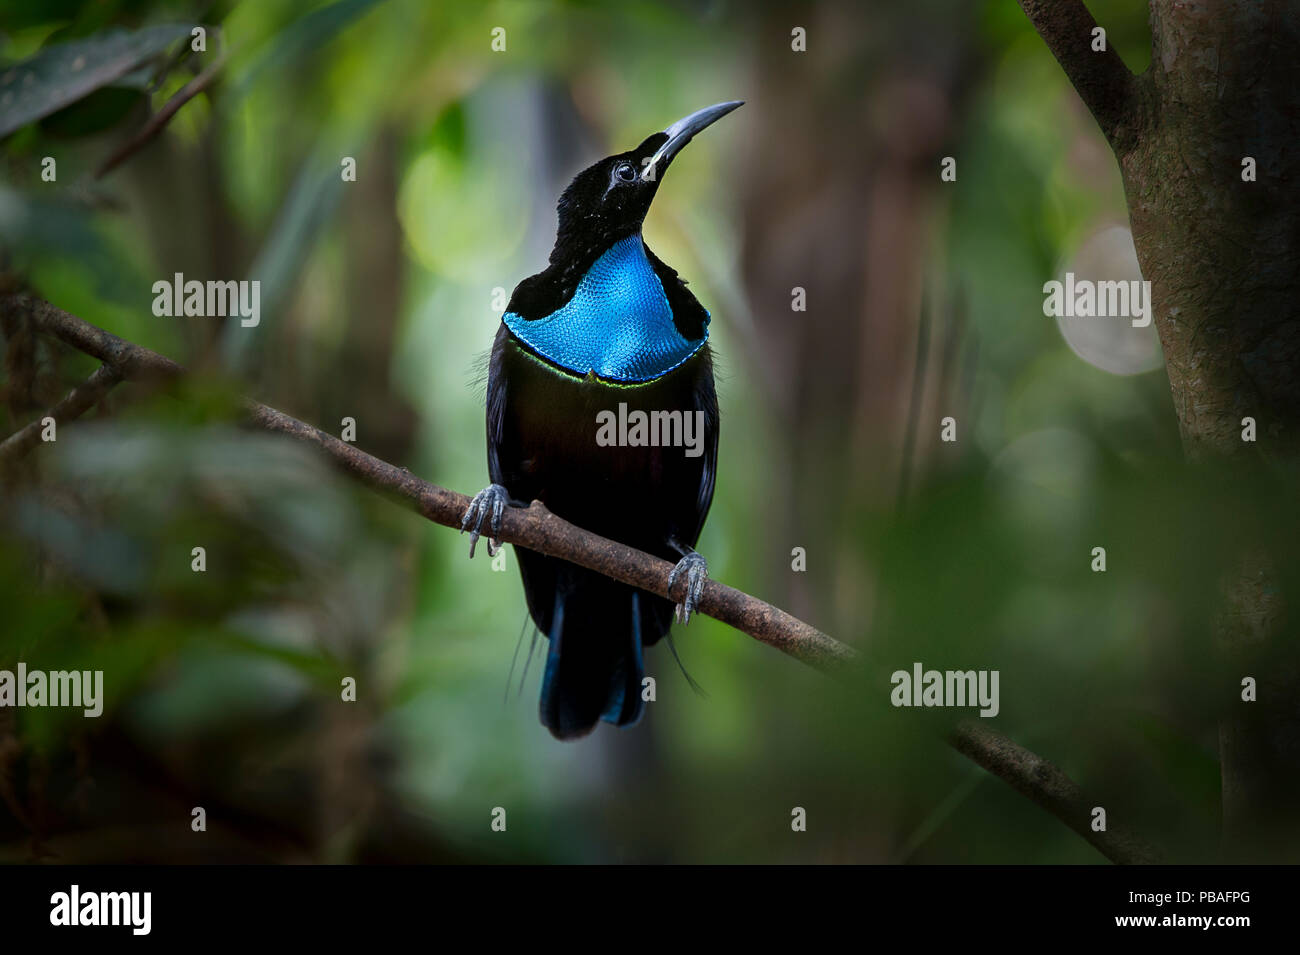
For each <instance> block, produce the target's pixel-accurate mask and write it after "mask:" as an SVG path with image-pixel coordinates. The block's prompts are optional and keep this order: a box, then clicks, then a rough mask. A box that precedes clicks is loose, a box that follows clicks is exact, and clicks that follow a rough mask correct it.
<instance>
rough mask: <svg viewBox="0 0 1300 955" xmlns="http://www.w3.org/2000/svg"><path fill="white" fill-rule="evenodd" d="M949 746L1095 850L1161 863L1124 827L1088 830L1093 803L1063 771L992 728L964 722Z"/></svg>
mask: <svg viewBox="0 0 1300 955" xmlns="http://www.w3.org/2000/svg"><path fill="white" fill-rule="evenodd" d="M948 742H949V744H950V745H951V746H952V747H953V748H954V749H955V750H957V752H959V753H961V754H962V755H963V756H966V757H967V758H969V759H970V760H972V761H973V762H975V763H978V764H979V765H980V766H982V767H983V768H984V769H986V770H988V771H989V772H990V773H991V774H992V775H994V776H997V777H998V778H999V779H1001V780H1002V781H1003V782H1005V783H1006V784H1007V785H1008V786H1010V787H1011V788H1012V789H1014V790H1015V791H1016V792H1018V793H1020V794H1021V795H1022V796H1025V797H1027V798H1029V799H1030V800H1031V801H1033V802H1036V803H1038V805H1039V806H1041V807H1042V808H1044V809H1046V810H1047V811H1048V812H1050V813H1051V814H1052V815H1053V816H1055V817H1056V818H1057V819H1059V820H1061V822H1063V823H1065V824H1066V825H1067V826H1069V827H1070V828H1071V829H1073V830H1074V831H1075V832H1076V833H1078V834H1079V835H1080V836H1082V837H1083V838H1084V839H1086V840H1087V841H1088V842H1090V843H1091V844H1092V846H1093V848H1094V849H1096V850H1097V851H1098V852H1100V853H1101V854H1102V855H1104V856H1105V857H1106V858H1107V859H1109V860H1110V861H1112V862H1117V863H1119V864H1121V865H1142V864H1148V865H1149V864H1152V863H1158V862H1161V861H1163V854H1162V853H1161V852H1160V850H1159V849H1157V848H1156V847H1155V846H1153V845H1151V844H1150V843H1148V842H1147V841H1146V840H1144V839H1142V838H1141V837H1140V836H1138V835H1136V834H1135V833H1133V832H1132V831H1131V830H1129V829H1128V828H1127V827H1125V826H1123V825H1115V824H1114V823H1109V822H1108V824H1107V828H1106V831H1104V832H1096V831H1094V830H1093V828H1092V822H1093V818H1092V810H1093V808H1094V807H1095V806H1096V805H1097V803H1096V802H1094V801H1092V800H1091V799H1089V798H1087V797H1086V796H1085V795H1084V793H1083V790H1081V789H1080V788H1079V784H1078V783H1076V782H1075V781H1074V780H1073V779H1071V778H1070V777H1069V776H1067V775H1065V773H1063V772H1061V770H1060V769H1059V768H1057V766H1056V764H1055V763H1052V762H1049V761H1048V760H1046V759H1043V757H1041V756H1039V755H1038V754H1036V753H1032V752H1030V751H1029V750H1027V749H1025V748H1024V747H1023V746H1021V745H1020V744H1019V743H1017V742H1015V741H1014V740H1011V739H1009V738H1007V737H1006V736H1003V735H1002V734H1001V733H999V732H997V731H996V730H992V729H989V728H988V727H986V726H984V725H982V724H979V723H973V722H970V721H966V722H963V723H960V724H958V726H957V727H956V728H955V729H954V730H953V731H952V732H951V733H950V734H949V735H948Z"/></svg>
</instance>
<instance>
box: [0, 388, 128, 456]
mask: <svg viewBox="0 0 1300 955" xmlns="http://www.w3.org/2000/svg"><path fill="white" fill-rule="evenodd" d="M121 380H122V373H121V372H120V371H119V370H118V369H117V368H116V367H115V366H114V365H100V366H99V367H98V368H96V369H95V373H94V374H93V375H91V376H90V377H89V378H87V379H86V380H85V381H83V382H82V383H81V384H79V385H77V387H75V388H73V389H72V391H70V392H68V396H67V397H66V398H64V399H63V400H62V401H60V402H59V403H58V404H57V405H55V406H54V407H53V408H51V409H50V410H49V412H48V415H45V416H42V418H39V419H37V420H36V421H33V422H31V424H29V425H27V426H26V427H23V428H20V429H18V430H17V431H15V432H14V433H13V434H11V435H10V436H9V437H7V438H5V439H4V441H0V465H3V464H7V463H9V462H10V461H13V460H15V459H17V458H20V457H22V456H23V455H24V454H26V453H27V452H28V451H30V450H31V449H32V448H34V447H36V445H38V444H40V442H41V431H42V429H43V427H44V426H43V425H42V424H41V421H42V420H43V418H44V417H50V418H53V419H54V420H55V422H57V423H58V424H63V423H64V422H65V421H72V420H73V419H75V418H80V417H81V416H82V415H83V414H85V413H86V412H87V411H89V410H90V409H91V408H93V407H94V406H95V405H97V404H99V402H100V401H101V400H102V399H103V397H104V396H105V395H107V394H108V393H109V392H110V391H112V390H113V387H114V386H115V385H116V384H117V383H118V382H119V381H121Z"/></svg>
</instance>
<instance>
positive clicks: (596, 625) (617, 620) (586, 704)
mask: <svg viewBox="0 0 1300 955" xmlns="http://www.w3.org/2000/svg"><path fill="white" fill-rule="evenodd" d="M566 590H568V592H567V593H566V592H565V591H566ZM641 600H642V597H641V595H640V594H639V593H638V592H637V591H636V590H633V589H632V588H630V587H627V586H624V585H622V584H611V583H610V582H609V581H600V582H598V583H593V584H592V585H589V586H582V587H576V588H573V589H568V588H563V587H561V588H560V590H559V592H558V593H557V594H556V597H555V606H554V612H553V614H552V617H551V627H550V634H549V637H550V647H549V649H548V650H547V654H546V672H545V674H544V676H543V677H542V703H541V716H542V723H543V725H545V726H546V728H547V729H549V730H550V731H551V735H553V736H554V737H555V738H556V739H576V738H577V737H579V736H585V735H586V734H588V733H590V732H591V730H592V729H593V728H594V727H595V725H596V722H597V721H598V720H604V721H605V722H607V723H613V724H615V725H616V726H626V725H628V724H630V723H635V722H636V721H637V720H638V719H640V718H641V713H642V711H643V710H644V708H645V703H644V702H643V700H642V699H641V680H642V678H643V676H644V673H645V671H644V668H643V665H642V661H641V647H642V642H641V630H642V612H643V611H642V607H641Z"/></svg>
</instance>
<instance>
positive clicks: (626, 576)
mask: <svg viewBox="0 0 1300 955" xmlns="http://www.w3.org/2000/svg"><path fill="white" fill-rule="evenodd" d="M0 303H3V304H5V305H7V306H10V307H16V308H19V309H22V310H24V311H26V312H27V313H28V314H29V315H30V316H31V318H32V320H33V321H35V323H36V325H37V326H38V327H39V328H41V329H42V330H43V331H46V332H48V333H50V334H52V335H54V336H56V337H57V338H59V339H61V340H62V341H64V342H65V343H67V344H68V345H71V346H72V347H73V348H76V349H78V350H79V351H83V352H85V353H87V354H89V355H93V356H94V357H96V358H98V359H100V360H101V361H103V362H105V363H106V364H109V365H112V366H113V367H114V368H116V369H117V370H118V371H119V372H120V373H121V375H122V377H123V378H130V379H153V380H158V379H170V378H175V377H177V376H179V375H180V374H183V373H184V368H182V367H181V366H180V365H178V364H177V363H176V362H174V361H172V360H171V359H170V358H165V357H163V356H162V355H159V354H157V353H156V352H152V351H150V350H148V349H147V348H142V347H140V346H139V345H135V344H132V343H131V342H128V341H126V340H124V339H121V338H118V337H117V336H116V335H113V334H111V333H110V332H106V331H104V330H103V329H100V328H96V327H95V326H94V325H91V324H89V323H88V322H85V321H83V320H82V319H80V318H77V317H76V316H75V315H71V314H69V313H68V312H65V311H63V310H62V309H58V308H55V307H54V306H53V305H50V304H49V303H48V302H44V301H41V300H39V299H34V298H31V297H30V296H26V295H14V296H8V297H5V298H0ZM246 410H247V412H248V416H249V419H250V421H251V422H252V423H254V424H256V425H258V426H259V427H261V428H265V429H266V430H268V431H274V432H278V433H280V434H285V435H288V436H290V437H293V438H296V439H298V440H299V441H303V442H305V443H308V444H312V445H315V446H316V447H317V448H319V449H320V450H322V451H324V452H325V453H326V454H327V455H329V457H331V458H332V459H333V460H334V461H335V462H336V463H337V464H338V465H339V466H340V467H341V468H342V469H343V470H344V471H346V472H347V473H349V474H351V475H353V476H354V477H355V478H357V479H358V480H359V481H361V483H363V484H365V485H366V486H367V487H369V488H371V489H372V490H374V491H377V492H379V493H380V494H383V495H384V496H386V497H389V498H391V499H393V500H395V501H397V502H398V503H400V504H402V505H403V506H404V507H407V508H410V509H411V510H413V511H416V512H417V513H419V514H421V515H422V516H424V517H425V518H427V519H429V520H430V521H433V522H434V523H436V524H442V525H444V526H446V527H453V528H457V529H459V528H460V520H461V516H462V515H463V514H464V513H465V510H466V509H467V508H468V507H469V501H470V499H469V498H468V497H466V496H465V495H464V494H458V493H457V492H455V491H451V490H448V489H447V488H443V487H439V486H438V485H436V484H430V483H429V482H428V481H423V480H421V479H420V478H417V477H416V476H415V475H413V474H411V473H410V472H409V471H407V470H405V469H404V468H399V467H396V466H395V465H392V464H389V463H388V462H387V461H382V460H380V459H379V458H376V457H374V456H372V455H369V454H366V453H365V452H364V451H361V450H360V449H358V448H354V447H353V446H352V445H350V444H347V443H345V442H343V441H340V440H339V439H338V438H336V437H334V436H333V435H330V434H326V433H325V432H324V431H321V430H320V429H319V428H314V427H312V426H311V425H308V424H304V423H303V422H301V421H299V420H297V419H296V418H291V417H290V416H289V415H287V414H284V413H283V412H281V411H277V410H275V409H274V408H269V407H267V406H266V405H262V404H258V403H257V402H253V401H249V402H246ZM501 539H502V540H504V541H506V542H509V543H512V544H517V545H518V546H520V547H526V548H528V549H529V550H533V551H537V552H538V553H541V554H546V555H547V556H550V557H556V558H559V559H562V560H567V561H570V562H571V563H574V564H578V565H579V566H582V567H586V568H588V569H589V570H594V571H596V572H598V573H601V574H604V575H605V576H608V577H610V578H612V579H614V580H618V581H621V582H622V583H625V584H629V585H631V586H633V587H637V588H640V589H642V590H646V591H649V592H650V593H653V594H658V595H659V596H661V597H667V598H669V599H675V598H676V597H681V596H683V594H682V592H681V591H682V590H684V586H683V585H684V583H685V582H684V581H683V582H682V584H679V586H678V588H677V592H676V593H675V594H673V593H670V592H669V589H668V575H669V573H670V572H671V571H672V568H673V565H672V564H670V563H669V562H668V561H666V560H661V559H660V558H658V557H654V556H652V555H650V554H647V553H644V552H642V551H639V550H635V549H633V548H631V547H627V546H625V545H623V544H620V543H618V542H617V541H612V540H608V539H607V538H604V537H600V536H598V535H596V534H592V533H590V532H589V531H585V530H582V529H581V528H579V527H575V526H574V525H572V524H570V523H569V522H568V521H565V520H564V519H562V518H560V517H557V516H556V515H555V514H552V513H551V512H550V511H549V510H547V508H546V507H545V505H543V504H542V503H541V502H540V501H534V502H533V503H532V504H531V505H529V506H528V507H526V508H515V507H512V508H506V510H505V512H504V514H503V515H502V518H501ZM699 609H700V612H701V613H704V614H707V615H708V616H710V617H713V618H714V619H715V620H720V621H722V622H723V623H726V624H730V625H731V626H733V627H735V628H736V629H737V630H740V631H741V632H743V633H746V634H748V635H749V636H751V637H753V638H754V639H756V640H759V641H760V642H762V643H766V644H767V645H768V646H771V647H775V648H776V649H778V650H780V651H781V652H782V653H785V654H787V655H789V656H791V657H794V658H795V659H796V660H799V661H801V662H803V663H807V664H809V665H810V666H813V667H816V668H817V669H819V670H823V671H826V672H832V673H835V672H843V671H845V670H847V669H848V667H849V665H850V664H852V663H854V662H855V661H858V660H859V659H860V657H859V655H858V653H857V651H855V650H854V649H853V648H851V647H849V646H846V645H845V644H842V643H840V642H839V641H837V640H835V639H833V638H831V637H829V636H827V635H826V634H824V633H822V632H821V631H820V630H817V629H816V628H814V627H811V626H809V625H808V624H806V623H804V622H803V621H802V620H799V619H797V618H795V617H793V616H791V615H790V614H788V613H786V612H785V611H783V610H779V609H778V608H776V607H773V606H771V605H770V604H767V603H764V602H763V601H761V600H759V599H757V598H756V597H751V596H750V595H749V594H746V593H742V592H741V591H739V590H736V589H735V588H734V587H728V586H727V585H725V584H721V583H718V582H717V581H716V580H709V581H708V582H707V583H706V584H705V587H704V593H703V594H702V596H701V598H700V607H699ZM948 742H949V743H950V745H952V746H953V747H954V748H955V749H957V750H958V751H959V752H961V753H962V754H963V755H965V756H967V757H969V758H970V759H972V760H974V761H975V762H976V763H978V764H979V765H980V766H982V767H983V768H985V769H986V770H988V771H989V772H990V773H992V774H993V775H995V776H998V777H1000V778H1001V779H1003V780H1005V781H1006V782H1007V783H1008V784H1009V785H1010V786H1012V788H1014V789H1016V790H1017V791H1018V792H1020V793H1022V794H1023V795H1025V796H1026V797H1028V798H1029V799H1030V800H1032V801H1033V802H1035V803H1037V804H1038V805H1040V806H1042V807H1043V808H1044V809H1046V810H1047V811H1048V812H1050V813H1052V814H1053V815H1055V816H1056V817H1057V818H1059V819H1060V820H1061V821H1062V822H1064V823H1065V824H1066V825H1067V826H1069V827H1070V828H1071V829H1073V830H1074V831H1075V832H1077V833H1078V834H1079V835H1080V836H1082V837H1083V838H1084V839H1085V840H1087V841H1088V842H1089V843H1091V844H1092V845H1093V846H1094V847H1095V848H1096V849H1097V851H1098V852H1100V853H1101V854H1102V855H1104V856H1105V857H1106V858H1107V859H1110V860H1111V861H1112V862H1119V863H1138V862H1150V861H1154V860H1157V859H1159V858H1160V853H1159V852H1158V851H1157V850H1156V849H1155V848H1153V847H1152V846H1150V845H1148V844H1147V843H1145V842H1143V841H1142V840H1141V839H1139V838H1137V837H1136V836H1131V835H1127V834H1125V835H1121V834H1119V833H1118V832H1117V831H1115V830H1113V829H1112V830H1111V831H1110V832H1100V833H1099V832H1093V831H1092V828H1091V825H1090V822H1091V816H1090V814H1089V811H1088V810H1089V809H1090V808H1091V805H1092V804H1091V803H1089V801H1088V800H1086V799H1084V797H1083V795H1082V792H1081V790H1080V789H1079V787H1078V784H1076V783H1075V782H1074V781H1073V780H1071V779H1070V778H1069V777H1068V776H1066V775H1065V774H1064V773H1062V772H1061V771H1060V770H1059V769H1057V768H1056V767H1055V766H1053V765H1052V764H1051V763H1049V762H1048V761H1047V760H1044V759H1042V758H1041V757H1039V756H1037V755H1035V754H1034V753H1031V752H1030V751H1029V750H1026V749H1025V748H1024V747H1022V746H1019V745H1018V744H1016V743H1014V742H1012V741H1011V740H1010V739H1008V738H1007V737H1005V736H1003V735H1001V734H1000V733H997V732H995V731H993V730H989V729H986V728H984V727H983V726H980V725H971V724H964V725H962V726H960V727H959V728H958V729H956V730H955V731H954V732H953V733H952V734H951V735H950V737H949V739H948Z"/></svg>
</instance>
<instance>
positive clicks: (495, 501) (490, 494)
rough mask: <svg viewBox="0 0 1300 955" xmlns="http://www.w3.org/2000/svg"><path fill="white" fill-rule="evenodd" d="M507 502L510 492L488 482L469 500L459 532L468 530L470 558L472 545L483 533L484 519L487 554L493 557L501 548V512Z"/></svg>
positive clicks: (472, 553) (472, 551)
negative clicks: (486, 534)
mask: <svg viewBox="0 0 1300 955" xmlns="http://www.w3.org/2000/svg"><path fill="white" fill-rule="evenodd" d="M509 503H510V494H509V493H508V492H507V491H506V489H505V488H503V487H502V486H501V485H500V484H489V485H488V486H487V487H485V488H483V490H481V491H479V492H478V493H477V494H475V495H474V499H473V500H472V501H470V502H469V507H468V508H466V510H465V516H464V517H462V518H461V519H460V532H461V533H462V534H463V533H465V532H466V531H469V556H470V558H471V559H473V557H474V547H475V546H476V545H477V544H478V539H479V537H480V536H481V535H482V533H483V521H484V520H487V521H488V556H489V557H495V556H496V552H497V551H498V550H500V549H501V514H502V513H503V512H504V511H505V509H506V505H508V504H509ZM489 515H491V516H490V518H489ZM471 527H472V529H471Z"/></svg>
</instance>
